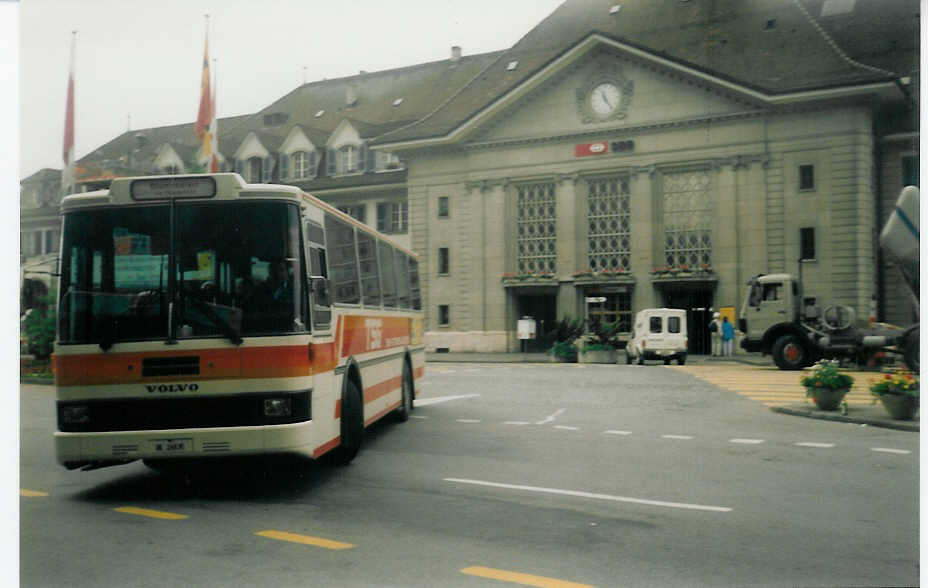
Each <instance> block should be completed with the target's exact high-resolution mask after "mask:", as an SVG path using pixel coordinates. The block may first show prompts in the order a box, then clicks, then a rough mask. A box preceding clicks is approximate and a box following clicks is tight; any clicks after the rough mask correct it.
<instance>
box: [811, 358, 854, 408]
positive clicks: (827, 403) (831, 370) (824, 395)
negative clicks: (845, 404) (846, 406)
mask: <svg viewBox="0 0 928 588" xmlns="http://www.w3.org/2000/svg"><path fill="white" fill-rule="evenodd" d="M799 383H800V384H802V385H803V386H805V388H806V397H807V398H811V399H812V400H814V401H815V405H816V406H817V407H819V409H821V410H838V407H839V406H840V405H841V401H842V400H844V395H845V394H847V393H848V390H850V389H851V386H852V385H853V384H854V378H852V377H851V376H849V375H847V374H842V373H841V372H839V371H838V362H837V361H835V360H827V359H824V360H822V361H819V362H818V363H816V364H815V367H813V368H812V371H811V372H810V373H807V374H803V376H802V377H800V378H799Z"/></svg>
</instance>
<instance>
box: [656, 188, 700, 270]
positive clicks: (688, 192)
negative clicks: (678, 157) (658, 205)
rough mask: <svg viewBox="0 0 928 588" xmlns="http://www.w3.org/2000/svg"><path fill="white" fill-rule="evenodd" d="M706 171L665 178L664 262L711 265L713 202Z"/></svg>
mask: <svg viewBox="0 0 928 588" xmlns="http://www.w3.org/2000/svg"><path fill="white" fill-rule="evenodd" d="M709 187H710V182H709V173H708V172H707V171H705V170H697V171H689V172H681V173H671V174H666V175H664V202H663V204H664V215H663V216H664V262H665V263H666V264H667V265H669V266H671V267H682V266H687V267H689V268H698V267H700V266H702V265H703V264H706V265H711V264H712V200H711V198H710V194H709Z"/></svg>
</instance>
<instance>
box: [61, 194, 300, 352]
mask: <svg viewBox="0 0 928 588" xmlns="http://www.w3.org/2000/svg"><path fill="white" fill-rule="evenodd" d="M172 216H173V219H172ZM172 221H173V222H172ZM172 225H173V231H172ZM63 231H64V234H63V237H62V239H63V241H62V242H63V245H62V252H61V288H60V292H61V303H60V305H59V341H60V342H61V343H98V344H100V346H101V347H103V348H108V347H109V346H110V345H112V344H113V343H114V342H120V341H139V340H152V339H164V340H174V339H185V338H191V337H226V338H229V339H231V340H232V341H233V342H235V343H240V342H241V336H243V335H275V334H285V333H294V332H304V331H306V330H307V329H308V327H307V326H306V325H307V321H306V308H305V304H304V298H305V296H304V293H303V292H302V288H303V284H304V283H305V282H304V279H303V267H304V264H303V262H302V258H301V253H300V251H301V250H300V246H299V243H300V235H299V211H298V209H297V207H296V205H294V204H289V203H283V202H234V203H229V202H210V203H183V204H177V205H175V206H171V205H169V204H158V205H152V206H144V207H131V208H118V209H117V208H109V209H96V210H83V211H75V212H71V213H68V214H66V215H65V219H64V229H63ZM172 232H173V239H172ZM172 272H173V280H172V279H171V277H172V275H171V273H172Z"/></svg>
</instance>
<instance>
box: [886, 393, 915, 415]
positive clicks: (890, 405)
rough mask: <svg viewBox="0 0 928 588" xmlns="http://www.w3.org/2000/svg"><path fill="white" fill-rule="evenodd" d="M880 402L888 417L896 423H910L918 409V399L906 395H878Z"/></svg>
mask: <svg viewBox="0 0 928 588" xmlns="http://www.w3.org/2000/svg"><path fill="white" fill-rule="evenodd" d="M880 402H882V403H883V406H884V407H886V412H888V413H889V417H890V418H892V419H895V420H897V421H911V420H912V419H913V418H914V417H915V411H916V409H918V399H917V398H915V397H914V396H909V395H908V394H880Z"/></svg>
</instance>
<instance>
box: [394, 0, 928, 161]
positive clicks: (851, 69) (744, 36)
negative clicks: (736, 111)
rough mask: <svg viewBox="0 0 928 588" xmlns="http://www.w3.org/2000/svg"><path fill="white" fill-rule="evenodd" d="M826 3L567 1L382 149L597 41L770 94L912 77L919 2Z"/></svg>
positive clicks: (436, 131) (420, 134)
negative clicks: (833, 12) (832, 12)
mask: <svg viewBox="0 0 928 588" xmlns="http://www.w3.org/2000/svg"><path fill="white" fill-rule="evenodd" d="M825 1H827V0H717V1H715V2H707V1H704V0H624V1H623V0H567V1H566V2H564V3H563V4H562V5H561V6H560V7H558V8H557V9H556V10H555V11H554V12H553V13H552V14H551V15H550V16H548V18H546V19H545V20H543V21H542V22H541V23H539V24H538V25H537V26H536V27H535V28H534V29H532V30H531V31H530V32H529V33H528V34H527V35H525V36H524V37H523V38H522V39H521V40H520V41H519V42H517V43H516V44H515V45H514V46H513V47H512V48H511V49H509V50H508V51H505V52H502V53H501V54H499V56H498V58H497V60H496V62H495V63H493V64H492V65H491V66H490V67H488V68H487V69H486V70H485V71H484V72H482V73H481V75H480V76H478V77H476V78H474V79H472V80H470V82H469V83H468V84H466V85H465V86H463V87H462V88H461V89H460V91H459V92H457V93H456V94H455V95H454V96H453V97H452V98H451V99H450V100H448V102H447V103H445V104H444V105H443V106H442V108H440V109H439V110H438V111H437V112H435V113H434V114H433V115H431V116H428V117H426V118H425V119H423V120H420V121H418V122H417V123H415V124H413V125H410V126H408V127H406V128H404V129H401V130H398V131H396V132H393V133H388V134H387V135H386V136H384V137H381V138H380V139H379V140H378V143H390V142H398V141H406V140H412V139H420V138H430V137H438V136H443V135H445V134H447V133H448V132H450V131H451V130H453V129H454V128H456V127H457V126H459V125H460V124H461V123H462V122H464V121H466V120H468V119H469V118H471V117H472V116H473V115H474V114H476V113H477V112H479V111H480V110H482V109H484V108H486V107H487V106H488V105H489V104H490V103H491V102H492V101H494V100H495V99H496V98H498V97H499V96H501V95H503V94H505V93H506V92H509V91H510V90H512V89H513V88H515V87H516V86H518V85H519V84H520V83H522V82H524V81H526V80H527V79H528V78H530V77H531V76H532V75H534V74H536V73H537V72H539V71H540V70H541V69H542V68H544V67H545V66H546V65H548V64H550V63H551V62H552V61H553V60H555V59H556V58H558V57H559V56H561V55H563V54H564V53H566V52H567V50H568V49H570V48H571V47H574V46H576V45H577V44H579V43H580V42H581V41H583V40H584V39H586V38H588V37H590V35H594V34H599V35H601V36H602V37H603V38H605V39H609V40H612V41H615V42H617V43H621V44H624V45H627V46H630V47H633V48H635V49H638V50H641V51H643V52H644V53H646V54H650V55H652V56H654V57H656V58H660V59H664V60H668V61H670V62H672V63H676V64H679V65H681V66H685V67H688V68H691V69H694V70H697V71H700V72H703V73H705V74H708V75H711V76H714V77H717V78H719V79H721V80H726V81H730V82H733V83H735V84H738V85H741V86H744V87H745V88H749V89H753V90H756V91H760V92H762V93H765V94H769V95H776V94H785V93H792V92H798V91H803V90H812V89H820V88H828V87H835V86H841V85H853V84H862V83H868V82H873V81H886V80H892V79H895V78H897V77H899V76H901V75H910V72H911V71H912V70H913V69H914V68H915V67H916V65H915V60H916V59H917V39H918V19H917V15H918V0H856V2H854V3H852V4H854V9H853V10H852V11H851V12H850V13H849V14H843V15H838V16H830V17H827V18H821V16H820V15H821V14H822V8H823V5H824V4H823V3H824V2H825ZM614 7H618V8H617V9H616V8H614ZM874 33H876V34H874ZM871 37H875V38H871ZM513 61H518V67H517V68H515V69H514V70H512V71H510V70H509V69H507V65H508V64H509V63H511V62H513Z"/></svg>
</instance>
